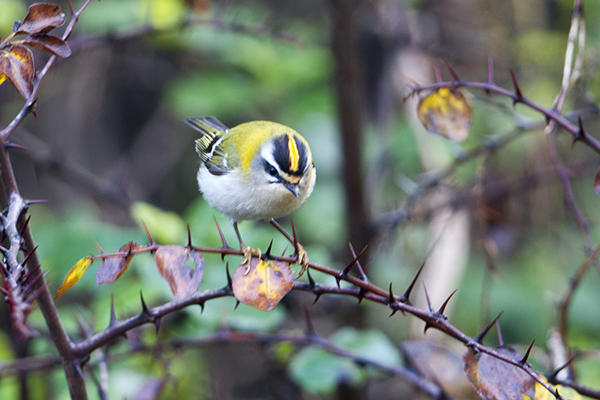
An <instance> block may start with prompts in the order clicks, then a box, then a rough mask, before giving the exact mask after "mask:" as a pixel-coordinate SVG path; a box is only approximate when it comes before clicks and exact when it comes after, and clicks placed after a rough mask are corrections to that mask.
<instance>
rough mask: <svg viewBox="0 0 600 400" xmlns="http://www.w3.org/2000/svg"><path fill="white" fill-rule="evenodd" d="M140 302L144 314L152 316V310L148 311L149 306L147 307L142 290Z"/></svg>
mask: <svg viewBox="0 0 600 400" xmlns="http://www.w3.org/2000/svg"><path fill="white" fill-rule="evenodd" d="M140 300H141V302H142V314H144V315H150V310H149V309H148V306H147V305H146V302H145V301H144V295H143V294H142V291H141V290H140Z"/></svg>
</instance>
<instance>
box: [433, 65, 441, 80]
mask: <svg viewBox="0 0 600 400" xmlns="http://www.w3.org/2000/svg"><path fill="white" fill-rule="evenodd" d="M433 70H434V71H435V79H436V82H438V83H439V82H441V81H442V74H441V73H440V70H439V69H438V67H433Z"/></svg>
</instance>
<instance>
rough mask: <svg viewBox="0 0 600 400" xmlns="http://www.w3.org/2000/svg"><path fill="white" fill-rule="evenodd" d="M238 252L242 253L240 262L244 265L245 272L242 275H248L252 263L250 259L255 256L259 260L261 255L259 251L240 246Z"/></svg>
mask: <svg viewBox="0 0 600 400" xmlns="http://www.w3.org/2000/svg"><path fill="white" fill-rule="evenodd" d="M240 250H241V251H242V255H243V257H244V258H243V260H242V265H246V272H244V275H248V272H250V262H251V261H252V257H253V256H257V257H258V258H260V256H261V255H262V253H261V251H260V249H255V248H252V247H250V246H246V245H242V248H241V249H240Z"/></svg>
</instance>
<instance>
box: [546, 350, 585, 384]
mask: <svg viewBox="0 0 600 400" xmlns="http://www.w3.org/2000/svg"><path fill="white" fill-rule="evenodd" d="M575 358H577V354H575V355H574V356H571V358H569V361H567V362H566V363H564V364H563V365H561V366H560V367H558V368H556V369H555V370H554V371H552V372H550V373H549V374H546V375H545V376H546V379H548V382H550V383H552V384H556V382H555V381H554V380H555V379H556V377H557V376H558V373H559V372H560V371H562V370H563V369H565V368H567V367H568V366H569V365H571V363H572V362H573V360H575Z"/></svg>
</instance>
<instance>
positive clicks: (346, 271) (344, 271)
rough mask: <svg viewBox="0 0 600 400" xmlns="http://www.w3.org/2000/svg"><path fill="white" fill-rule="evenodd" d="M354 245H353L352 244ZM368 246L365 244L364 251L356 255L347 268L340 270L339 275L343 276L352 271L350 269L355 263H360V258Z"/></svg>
mask: <svg viewBox="0 0 600 400" xmlns="http://www.w3.org/2000/svg"><path fill="white" fill-rule="evenodd" d="M350 246H351V247H352V245H350ZM367 247H368V246H365V247H364V248H363V249H362V251H361V252H360V253H359V254H358V255H357V256H356V257H354V259H353V260H352V261H351V262H350V264H348V266H347V267H346V268H344V269H343V270H342V271H340V273H339V275H338V276H339V277H340V278H343V277H344V276H346V275H348V273H349V272H350V270H351V269H352V267H353V266H354V265H356V264H357V263H358V259H359V258H360V257H361V256H362V255H363V253H364V252H365V251H366V250H367ZM352 253H354V250H353V249H352Z"/></svg>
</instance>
